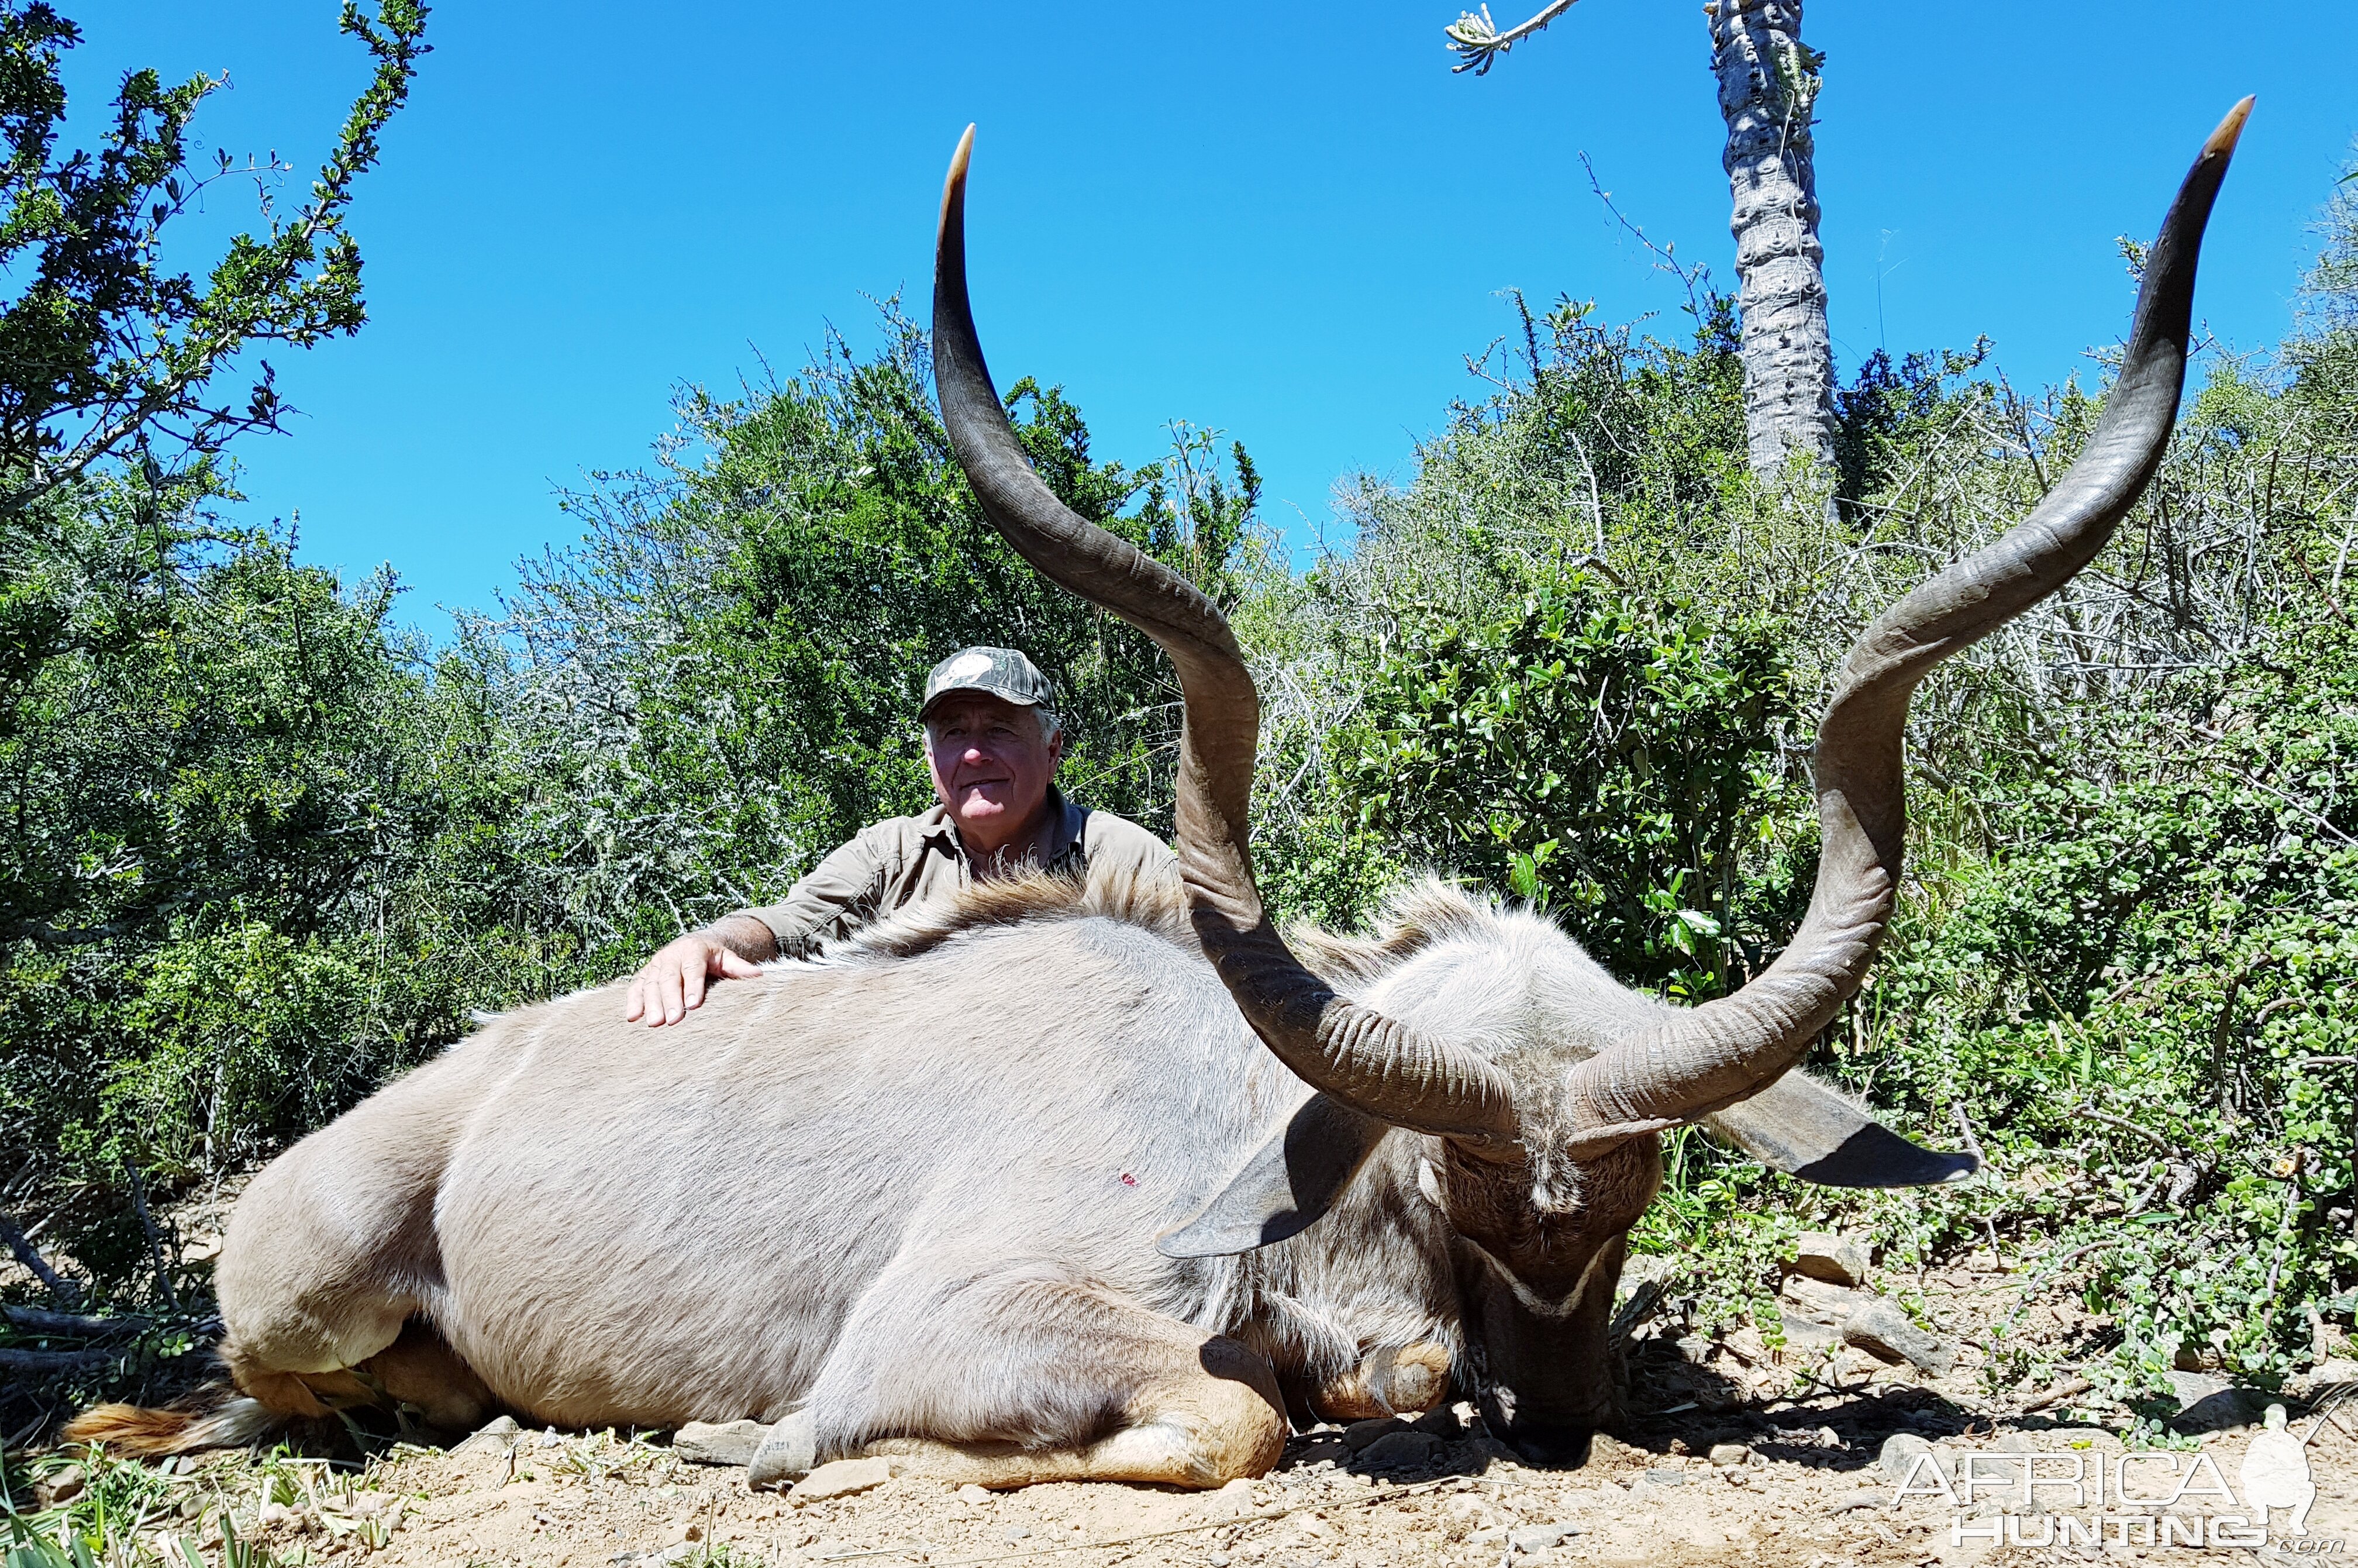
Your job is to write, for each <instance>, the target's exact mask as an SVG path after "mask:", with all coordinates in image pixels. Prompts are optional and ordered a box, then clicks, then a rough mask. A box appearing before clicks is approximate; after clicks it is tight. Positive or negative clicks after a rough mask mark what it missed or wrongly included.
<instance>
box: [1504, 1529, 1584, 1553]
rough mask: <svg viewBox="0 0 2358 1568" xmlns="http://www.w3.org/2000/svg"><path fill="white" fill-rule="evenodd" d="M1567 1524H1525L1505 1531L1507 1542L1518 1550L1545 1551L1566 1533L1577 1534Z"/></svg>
mask: <svg viewBox="0 0 2358 1568" xmlns="http://www.w3.org/2000/svg"><path fill="white" fill-rule="evenodd" d="M1578 1533H1579V1531H1578V1530H1577V1529H1576V1528H1575V1527H1574V1526H1572V1525H1568V1524H1527V1525H1524V1526H1522V1527H1520V1529H1517V1530H1509V1531H1508V1533H1507V1544H1508V1545H1509V1546H1511V1547H1513V1548H1514V1549H1515V1550H1516V1551H1518V1552H1545V1551H1546V1550H1547V1549H1548V1548H1549V1547H1551V1546H1553V1545H1554V1544H1555V1543H1556V1542H1557V1541H1562V1540H1563V1538H1564V1537H1565V1536H1567V1535H1576V1534H1578Z"/></svg>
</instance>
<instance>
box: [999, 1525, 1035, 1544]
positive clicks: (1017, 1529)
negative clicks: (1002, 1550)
mask: <svg viewBox="0 0 2358 1568" xmlns="http://www.w3.org/2000/svg"><path fill="white" fill-rule="evenodd" d="M1000 1533H1001V1534H1002V1535H1004V1536H1006V1537H1007V1539H1008V1540H1010V1541H1022V1539H1023V1538H1024V1537H1026V1536H1028V1535H1030V1534H1031V1533H1032V1532H1031V1531H1030V1530H1027V1529H1025V1528H1024V1527H1023V1526H1022V1525H1020V1524H1011V1525H1009V1526H1008V1527H1007V1528H1006V1529H1005V1530H1001V1532H1000Z"/></svg>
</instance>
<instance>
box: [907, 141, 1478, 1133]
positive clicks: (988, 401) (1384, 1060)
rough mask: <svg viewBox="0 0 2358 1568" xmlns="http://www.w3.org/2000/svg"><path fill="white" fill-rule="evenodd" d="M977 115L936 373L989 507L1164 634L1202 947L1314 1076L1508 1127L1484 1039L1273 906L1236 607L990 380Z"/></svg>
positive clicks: (1456, 1127) (1157, 634)
mask: <svg viewBox="0 0 2358 1568" xmlns="http://www.w3.org/2000/svg"><path fill="white" fill-rule="evenodd" d="M973 147H974V127H973V126H971V125H969V126H968V127H967V131H966V135H964V136H962V137H961V138H960V139H959V141H958V146H957V152H956V154H954V155H953V156H952V157H951V159H950V168H949V173H948V176H947V178H946V179H945V180H944V182H943V186H942V206H941V220H940V226H939V229H938V231H937V237H936V246H935V253H934V341H933V360H934V384H935V389H936V394H937V395H938V396H939V398H940V401H941V408H942V422H943V424H944V425H945V426H946V427H947V428H948V431H949V436H950V443H951V446H952V448H953V449H954V450H955V451H956V453H957V460H958V465H959V467H960V468H962V469H963V470H965V471H966V475H967V479H968V483H969V484H970V485H971V486H972V487H973V490H974V493H975V496H976V499H977V500H978V501H979V503H981V506H982V512H983V515H984V516H985V517H987V518H989V519H990V523H991V524H992V525H993V526H994V527H996V528H997V529H998V530H999V531H1000V533H1001V535H1004V536H1005V538H1006V539H1007V541H1008V543H1009V544H1010V545H1011V546H1013V547H1014V549H1015V551H1016V553H1017V554H1018V555H1020V556H1022V557H1023V558H1024V559H1025V560H1026V561H1028V562H1030V563H1031V564H1032V566H1033V568H1036V569H1037V570H1039V571H1040V572H1041V573H1042V574H1043V575H1044V576H1045V577H1047V578H1049V579H1051V580H1053V581H1055V582H1056V583H1058V584H1059V585H1061V586H1062V587H1064V588H1065V589H1068V590H1070V591H1071V592H1073V593H1075V594H1077V595H1079V596H1080V597H1081V598H1083V599H1085V600H1089V601H1090V602H1091V603H1093V604H1096V605H1098V607H1099V608H1101V609H1103V610H1106V611H1110V612H1111V613H1113V614H1115V615H1118V616H1120V617H1121V619H1123V620H1124V621H1126V622H1130V624H1131V625H1132V626H1135V627H1137V628H1138V629H1139V630H1140V631H1141V632H1143V633H1146V635H1147V636H1149V637H1151V638H1152V639H1153V641H1154V643H1156V645H1157V646H1159V647H1160V648H1162V650H1163V654H1164V655H1165V656H1166V657H1168V658H1169V659H1170V660H1171V663H1172V665H1174V668H1175V669H1176V670H1177V672H1178V675H1179V685H1180V689H1181V692H1182V695H1183V696H1184V719H1183V720H1182V723H1181V729H1180V743H1179V773H1178V802H1177V807H1176V811H1175V814H1174V815H1175V818H1176V824H1177V828H1178V831H1177V835H1176V838H1177V841H1178V842H1177V849H1178V854H1179V864H1180V875H1181V877H1182V879H1183V880H1184V882H1185V884H1186V888H1187V892H1188V903H1189V906H1190V912H1191V917H1192V920H1193V924H1194V925H1195V932H1196V935H1197V938H1198V939H1199V940H1200V941H1201V942H1202V944H1203V946H1204V951H1205V953H1206V956H1207V957H1210V958H1211V960H1212V963H1213V965H1214V967H1215V968H1216V969H1217V971H1218V973H1219V976H1220V979H1221V981H1222V983H1223V984H1225V985H1226V986H1227V987H1228V993H1229V995H1230V996H1231V997H1233V998H1234V999H1235V1000H1236V1003H1237V1008H1238V1011H1240V1012H1241V1013H1243V1015H1244V1017H1245V1020H1246V1022H1249V1024H1250V1025H1251V1026H1252V1029H1253V1032H1254V1033H1256V1034H1258V1035H1259V1036H1260V1039H1261V1041H1262V1042H1263V1044H1266V1045H1268V1047H1269V1048H1270V1050H1271V1053H1272V1054H1275V1055H1276V1056H1277V1058H1278V1059H1279V1060H1280V1061H1282V1062H1283V1063H1284V1064H1285V1065H1287V1066H1288V1067H1290V1068H1292V1069H1293V1072H1294V1073H1296V1074H1297V1075H1298V1076H1301V1077H1302V1078H1303V1080H1304V1081H1305V1082H1307V1083H1309V1084H1311V1085H1313V1086H1314V1087H1317V1088H1319V1089H1321V1090H1323V1091H1325V1093H1326V1094H1328V1095H1330V1096H1332V1097H1333V1098H1336V1099H1337V1100H1340V1101H1342V1102H1343V1103H1345V1104H1347V1105H1349V1106H1351V1107H1353V1108H1356V1109H1357V1110H1360V1111H1363V1112H1365V1113H1367V1114H1368V1115H1370V1116H1374V1117H1377V1118H1379V1119H1382V1120H1384V1121H1387V1122H1390V1123H1391V1124H1393V1125H1394V1126H1398V1127H1404V1128H1408V1129H1411V1130H1415V1131H1420V1132H1433V1133H1440V1134H1444V1135H1446V1136H1451V1137H1456V1138H1462V1139H1466V1140H1469V1141H1474V1142H1476V1143H1477V1144H1496V1143H1506V1142H1511V1141H1513V1139H1514V1136H1515V1129H1516V1115H1515V1107H1514V1098H1513V1093H1512V1090H1511V1087H1510V1086H1509V1083H1508V1081H1507V1077H1506V1075H1505V1074H1503V1073H1501V1072H1500V1071H1499V1070H1498V1068H1497V1067H1496V1066H1494V1065H1491V1063H1490V1062H1489V1061H1488V1060H1487V1058H1485V1057H1483V1056H1482V1055H1481V1054H1479V1053H1477V1052H1475V1051H1471V1050H1468V1049H1466V1048H1465V1047H1463V1046H1458V1045H1455V1044H1450V1043H1448V1042H1444V1041H1440V1040H1435V1039H1433V1038H1431V1037H1429V1036H1427V1035H1424V1034H1422V1033H1419V1032H1417V1031H1415V1030H1412V1029H1410V1028H1408V1027H1407V1026H1405V1025H1404V1024H1402V1023H1401V1022H1399V1021H1398V1020H1396V1019H1391V1018H1387V1017H1385V1016H1384V1015H1383V1014H1381V1013H1379V1012H1377V1011H1374V1010H1372V1009H1370V1008H1367V1007H1363V1006H1360V1005H1359V1004H1358V1003H1357V1002H1353V1001H1350V1000H1346V999H1345V998H1342V997H1339V996H1337V995H1336V994H1335V992H1334V991H1333V990H1332V989H1330V988H1328V987H1327V986H1326V985H1325V983H1324V982H1323V981H1321V980H1319V979H1317V978H1316V977H1315V976H1314V975H1312V974H1311V973H1310V972H1309V971H1308V970H1307V969H1305V968H1303V966H1302V964H1301V962H1300V960H1298V959H1296V958H1295V957H1294V956H1293V952H1292V951H1291V950H1290V949H1289V948H1288V947H1287V946H1286V945H1285V941H1284V938H1282V936H1280V935H1278V933H1277V929H1276V927H1275V926H1274V925H1272V924H1271V921H1270V919H1269V914H1268V912H1267V911H1266V910H1265V909H1264V908H1263V907H1262V904H1261V900H1260V890H1259V888H1258V886H1257V884H1256V883H1255V881H1254V879H1253V871H1252V851H1251V846H1250V833H1251V826H1250V824H1251V819H1250V816H1249V807H1250V804H1251V795H1252V779H1253V769H1254V766H1255V763H1256V762H1257V761H1258V752H1259V746H1260V693H1259V691H1258V690H1257V689H1256V688H1255V687H1254V686H1253V680H1252V675H1251V672H1250V671H1249V670H1248V669H1247V668H1246V667H1245V662H1244V656H1243V654H1242V653H1241V652H1240V651H1239V650H1238V646H1237V641H1236V636H1235V633H1233V632H1231V631H1230V630H1229V627H1228V621H1227V618H1226V617H1224V616H1223V615H1221V613H1220V611H1219V610H1218V608H1217V606H1215V605H1214V604H1213V603H1212V601H1211V600H1209V599H1207V598H1206V597H1205V595H1204V594H1203V593H1202V591H1201V590H1199V589H1196V587H1195V585H1194V584H1193V583H1190V582H1188V581H1187V580H1186V579H1184V578H1182V577H1181V576H1179V575H1178V574H1177V573H1176V572H1174V571H1172V570H1170V569H1169V568H1166V567H1164V566H1163V565H1162V563H1160V562H1158V561H1155V560H1152V559H1151V558H1150V557H1147V556H1146V555H1145V554H1144V553H1142V552H1141V551H1140V550H1138V549H1137V548H1135V547H1134V546H1131V545H1130V544H1129V543H1128V542H1127V541H1125V540H1122V539H1119V538H1116V537H1115V536H1114V535H1111V534H1109V533H1107V532H1106V531H1105V530H1104V529H1102V528H1099V527H1098V526H1096V525H1095V524H1091V523H1089V522H1088V521H1087V519H1085V518H1083V517H1081V516H1079V515H1078V514H1076V513H1074V512H1073V511H1072V510H1071V509H1070V508H1068V507H1066V506H1065V504H1064V503H1062V502H1060V501H1058V500H1057V499H1056V497H1055V493H1054V492H1051V491H1050V490H1049V489H1048V487H1047V485H1046V484H1045V483H1044V482H1043V481H1041V479H1040V477H1039V475H1038V474H1036V473H1034V472H1033V470H1032V466H1031V464H1030V462H1029V461H1028V460H1026V459H1025V457H1024V455H1023V449H1022V443H1020V442H1019V441H1018V440H1017V439H1016V438H1015V432H1014V430H1013V428H1012V427H1011V426H1010V425H1009V424H1008V421H1007V413H1006V409H1005V407H1004V406H1002V405H1001V402H1000V400H999V393H998V390H997V388H996V387H994V386H993V385H992V384H991V380H990V370H989V368H988V367H987V366H986V364H985V362H984V360H983V355H982V344H981V341H980V340H979V337H978V336H977V334H976V332H975V329H974V316H973V308H972V302H971V300H970V299H969V297H968V290H967V271H966V179H967V169H968V164H969V162H970V161H971V158H972V155H973Z"/></svg>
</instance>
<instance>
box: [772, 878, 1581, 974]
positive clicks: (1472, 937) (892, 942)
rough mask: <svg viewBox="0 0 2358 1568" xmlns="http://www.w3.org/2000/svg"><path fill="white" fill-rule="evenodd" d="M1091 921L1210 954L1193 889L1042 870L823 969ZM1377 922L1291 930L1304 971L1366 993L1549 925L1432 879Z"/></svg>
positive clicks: (984, 885) (874, 939)
mask: <svg viewBox="0 0 2358 1568" xmlns="http://www.w3.org/2000/svg"><path fill="white" fill-rule="evenodd" d="M1091 919H1103V920H1115V921H1120V923H1121V924H1123V925H1132V926H1136V927H1138V928H1139V929H1140V930H1142V931H1147V932H1150V933H1152V934H1153V935H1156V936H1160V937H1162V938H1163V940H1164V941H1166V942H1169V943H1171V944H1172V945H1173V946H1176V947H1179V948H1182V949H1184V950H1185V951H1187V952H1190V953H1195V952H1199V951H1201V947H1200V945H1199V944H1198V942H1197V941H1196V937H1195V928H1194V926H1193V925H1191V924H1190V923H1189V921H1188V918H1187V893H1186V890H1185V888H1184V887H1182V886H1181V885H1180V884H1179V883H1178V882H1176V881H1172V880H1171V879H1169V878H1167V877H1157V876H1149V875H1140V874H1137V873H1132V872H1122V873H1119V874H1116V875H1113V876H1107V877H1099V878H1097V879H1093V880H1092V881H1087V882H1083V881H1080V880H1079V879H1078V878H1075V877H1069V876H1063V875H1058V874H1055V873H1052V872H1047V871H1033V872H1029V873H1027V874H1025V875H1022V876H1017V877H1007V878H1002V879H1001V880H999V881H988V882H977V883H975V884H974V885H973V886H971V887H968V888H966V889H964V890H963V891H961V892H959V893H958V894H957V898H956V899H955V900H954V901H952V902H950V903H942V904H936V905H933V906H930V907H926V908H914V909H908V910H903V911H902V912H901V913H900V914H894V915H892V916H890V917H888V918H886V919H884V920H881V921H878V922H877V923H875V924H874V925H868V926H864V927H862V928H861V929H860V930H859V931H857V932H854V933H853V934H852V935H849V936H846V937H844V938H843V939H842V940H840V941H838V942H831V943H829V944H828V945H827V949H826V951H825V952H824V953H823V954H822V955H821V956H820V957H818V958H817V960H816V962H817V963H818V964H820V965H822V966H844V967H860V968H869V967H873V966H876V965H880V964H887V963H893V962H898V961H902V960H905V959H909V958H914V957H920V956H921V955H923V954H925V953H930V952H932V951H933V950H934V949H936V948H937V947H940V946H944V945H945V944H947V943H949V942H951V941H954V940H956V939H957V938H958V937H960V936H962V935H968V933H972V932H979V931H993V930H1004V929H1007V928H1009V927H1011V926H1019V925H1057V924H1060V923H1062V922H1065V921H1072V920H1091ZM1374 924H1375V926H1376V932H1377V934H1376V935H1373V936H1349V935H1336V934H1335V933H1333V932H1329V931H1325V930H1322V929H1320V928H1319V927H1317V926H1315V925H1293V926H1291V927H1289V928H1288V930H1287V932H1286V939H1287V941H1289V942H1290V943H1292V944H1293V947H1294V949H1295V951H1296V952H1297V953H1299V954H1300V955H1301V957H1302V960H1303V964H1304V966H1306V967H1307V968H1309V969H1310V970H1311V972H1313V973H1314V974H1316V975H1317V976H1318V977H1319V978H1320V979H1324V980H1325V981H1326V982H1327V983H1328V984H1330V985H1336V986H1364V985H1368V984H1370V983H1372V982H1374V981H1376V980H1379V979H1382V978H1383V977H1384V976H1385V975H1387V974H1389V973H1390V972H1391V971H1392V970H1393V969H1395V968H1399V967H1400V966H1401V964H1402V963H1405V962H1406V961H1407V960H1408V959H1410V958H1412V957H1414V956H1415V955H1417V954H1418V953H1420V952H1422V951H1424V950H1425V949H1427V948H1429V947H1433V946H1439V945H1441V944H1442V943H1444V942H1451V941H1458V940H1465V941H1472V942H1488V943H1494V944H1495V943H1498V941H1499V940H1500V939H1501V938H1502V937H1505V936H1506V935H1509V930H1510V929H1511V928H1519V927H1524V926H1537V925H1545V924H1546V920H1545V917H1544V916H1541V915H1538V914H1531V913H1527V912H1525V911H1522V910H1519V909H1510V908H1509V907H1507V906H1505V905H1502V904H1500V903H1498V902H1496V901H1495V900H1491V899H1487V898H1481V897H1477V896H1476V895H1474V894H1471V893H1468V892H1466V890H1465V889H1463V888H1460V887H1456V886H1455V885H1453V884H1451V883H1449V882H1445V881H1441V880H1440V879H1438V878H1435V877H1422V878H1419V879H1418V880H1416V881H1412V882H1408V883H1405V884H1403V885H1401V886H1400V887H1397V888H1394V889H1393V890H1392V891H1391V892H1389V893H1387V894H1386V895H1385V897H1384V900H1383V903H1382V904H1381V905H1380V906H1379V911H1378V914H1377V918H1376V920H1375V923H1374Z"/></svg>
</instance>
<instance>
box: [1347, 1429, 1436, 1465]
mask: <svg viewBox="0 0 2358 1568" xmlns="http://www.w3.org/2000/svg"><path fill="white" fill-rule="evenodd" d="M1440 1448H1441V1444H1440V1443H1439V1442H1438V1441H1437V1440H1435V1439H1434V1438H1433V1437H1432V1436H1431V1435H1430V1434H1428V1433H1422V1432H1412V1431H1409V1430H1407V1429H1405V1428H1403V1429H1402V1430H1401V1431H1399V1432H1392V1433H1385V1434H1384V1435H1383V1436H1381V1437H1379V1438H1377V1439H1376V1440H1375V1441H1374V1442H1373V1443H1370V1444H1368V1446H1367V1447H1366V1448H1364V1449H1362V1450H1360V1453H1359V1457H1360V1458H1361V1459H1363V1460H1364V1461H1366V1462H1367V1463H1368V1465H1398V1466H1401V1467H1406V1466H1409V1465H1426V1464H1430V1463H1432V1460H1433V1454H1436V1453H1437V1452H1439V1451H1440Z"/></svg>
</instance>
